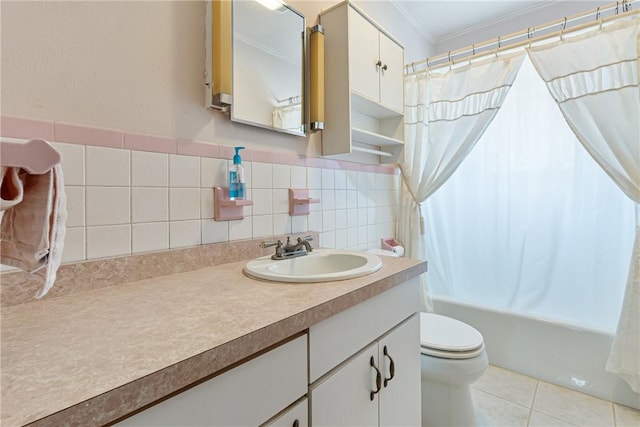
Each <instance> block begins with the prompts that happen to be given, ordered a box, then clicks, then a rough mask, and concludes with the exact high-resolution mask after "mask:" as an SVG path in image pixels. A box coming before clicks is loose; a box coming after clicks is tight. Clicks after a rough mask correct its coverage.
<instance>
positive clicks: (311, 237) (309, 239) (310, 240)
mask: <svg viewBox="0 0 640 427" xmlns="http://www.w3.org/2000/svg"><path fill="white" fill-rule="evenodd" d="M303 240H306V241H307V242H312V241H313V236H304V237H298V242H301V241H303Z"/></svg>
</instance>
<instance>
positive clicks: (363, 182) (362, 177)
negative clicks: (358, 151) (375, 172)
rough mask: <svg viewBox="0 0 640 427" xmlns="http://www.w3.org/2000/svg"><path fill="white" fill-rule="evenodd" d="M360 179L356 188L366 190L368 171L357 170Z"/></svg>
mask: <svg viewBox="0 0 640 427" xmlns="http://www.w3.org/2000/svg"><path fill="white" fill-rule="evenodd" d="M357 174H358V180H357V183H356V189H357V190H360V191H365V190H366V189H367V173H366V172H357Z"/></svg>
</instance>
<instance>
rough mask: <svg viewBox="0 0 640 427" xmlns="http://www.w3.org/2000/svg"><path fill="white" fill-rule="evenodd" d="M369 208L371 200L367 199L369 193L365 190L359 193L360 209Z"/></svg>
mask: <svg viewBox="0 0 640 427" xmlns="http://www.w3.org/2000/svg"><path fill="white" fill-rule="evenodd" d="M367 206H369V199H367V192H366V191H365V190H361V191H358V207H359V208H366V207H367Z"/></svg>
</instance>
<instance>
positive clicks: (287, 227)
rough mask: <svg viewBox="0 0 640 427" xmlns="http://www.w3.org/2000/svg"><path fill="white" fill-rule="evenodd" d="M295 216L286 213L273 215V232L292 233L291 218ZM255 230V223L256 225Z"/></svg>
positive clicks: (276, 233)
mask: <svg viewBox="0 0 640 427" xmlns="http://www.w3.org/2000/svg"><path fill="white" fill-rule="evenodd" d="M292 218H294V217H292V216H289V214H288V213H286V214H275V215H273V234H274V235H278V234H291V222H292V221H291V219H292ZM254 230H255V225H254Z"/></svg>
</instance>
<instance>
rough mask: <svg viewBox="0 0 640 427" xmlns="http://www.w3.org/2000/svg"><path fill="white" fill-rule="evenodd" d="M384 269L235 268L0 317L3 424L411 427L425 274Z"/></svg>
mask: <svg viewBox="0 0 640 427" xmlns="http://www.w3.org/2000/svg"><path fill="white" fill-rule="evenodd" d="M383 258H385V259H383V260H382V261H383V267H382V268H381V269H380V270H378V271H377V272H375V273H372V274H370V275H367V276H363V277H359V278H355V279H349V280H344V281H336V282H326V283H307V284H287V283H276V282H264V281H258V280H254V279H251V278H249V277H247V276H245V275H243V274H242V267H243V266H244V264H245V263H246V262H245V261H242V262H233V263H229V264H223V265H219V266H216V267H209V268H204V269H199V270H194V271H191V272H186V273H179V274H174V275H170V276H163V277H158V278H154V279H146V280H140V281H137V282H132V283H128V284H124V285H118V286H111V287H108V288H103V289H96V290H92V291H85V292H79V293H73V294H70V295H65V296H60V297H57V298H51V299H49V300H46V299H45V300H42V301H35V302H32V303H28V304H20V305H16V306H12V307H6V308H4V309H3V311H2V329H3V330H2V332H3V342H2V352H3V366H2V398H3V399H2V424H3V425H5V423H6V425H24V424H28V423H33V425H40V426H45V425H47V426H49V425H65V424H79V425H104V424H111V423H116V424H118V423H119V424H120V425H123V426H127V425H133V426H135V425H156V424H158V422H157V421H156V420H160V419H161V420H162V424H163V425H180V426H187V425H212V426H214V425H274V426H278V425H283V426H284V425H287V426H293V425H298V426H304V425H308V424H309V423H311V424H315V425H323V424H324V425H326V424H336V423H338V421H337V420H352V423H353V424H361V425H400V424H401V425H417V424H418V423H419V420H420V399H419V396H420V391H419V390H420V370H419V329H418V322H417V318H416V316H415V315H414V313H415V312H416V311H418V310H419V297H420V295H419V280H418V276H419V275H420V274H421V273H423V272H425V271H426V263H425V262H420V261H416V260H411V259H406V258H388V257H383ZM392 365H393V368H392ZM356 408H357V410H356ZM309 417H311V419H308V418H309ZM331 417H335V418H331ZM378 417H379V418H378ZM342 422H344V421H342Z"/></svg>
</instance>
